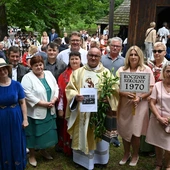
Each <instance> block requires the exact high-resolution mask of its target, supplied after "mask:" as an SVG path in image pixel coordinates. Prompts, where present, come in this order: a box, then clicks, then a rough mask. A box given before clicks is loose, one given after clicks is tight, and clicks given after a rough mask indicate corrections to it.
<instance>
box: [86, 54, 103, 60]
mask: <svg viewBox="0 0 170 170" xmlns="http://www.w3.org/2000/svg"><path fill="white" fill-rule="evenodd" d="M88 56H89V57H90V58H93V57H95V59H97V58H98V57H100V55H95V54H88Z"/></svg>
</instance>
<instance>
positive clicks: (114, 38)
mask: <svg viewBox="0 0 170 170" xmlns="http://www.w3.org/2000/svg"><path fill="white" fill-rule="evenodd" d="M109 40H110V43H109V45H110V44H111V43H112V42H113V41H119V42H120V44H121V45H122V43H123V41H122V39H121V38H120V37H113V38H111V39H109Z"/></svg>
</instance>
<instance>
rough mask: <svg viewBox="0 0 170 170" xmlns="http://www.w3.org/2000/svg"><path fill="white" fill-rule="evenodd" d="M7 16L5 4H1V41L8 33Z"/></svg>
mask: <svg viewBox="0 0 170 170" xmlns="http://www.w3.org/2000/svg"><path fill="white" fill-rule="evenodd" d="M7 25H8V24H7V16H6V9H5V4H2V5H0V41H2V40H3V38H4V36H6V35H7V32H8V27H7Z"/></svg>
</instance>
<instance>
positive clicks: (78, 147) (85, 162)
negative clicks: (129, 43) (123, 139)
mask: <svg viewBox="0 0 170 170" xmlns="http://www.w3.org/2000/svg"><path fill="white" fill-rule="evenodd" d="M100 59H101V51H100V49H99V48H97V47H94V48H91V49H90V50H89V51H88V54H87V61H88V62H87V64H86V65H84V66H83V67H81V68H79V69H77V70H75V71H74V72H73V73H72V74H71V77H70V81H69V83H68V85H67V86H66V97H67V102H68V103H67V108H66V117H65V118H66V119H68V129H67V131H68V133H69V134H70V135H71V137H72V149H73V161H74V162H75V163H76V164H79V165H81V166H83V167H85V168H86V169H88V170H92V169H94V164H100V165H101V166H102V167H104V165H105V164H107V163H108V161H109V143H108V142H106V141H104V140H100V139H98V138H97V139H95V136H94V132H93V129H92V128H90V125H89V121H90V117H91V113H90V112H88V113H86V112H84V113H82V112H80V102H82V101H83V99H84V97H83V95H81V94H80V88H89V84H88V83H87V80H89V79H90V80H91V81H92V82H91V84H93V85H94V88H98V86H99V81H100V80H99V77H100V76H102V74H103V73H104V72H107V73H108V76H111V75H110V72H109V70H108V69H107V68H105V67H103V65H102V63H100ZM96 74H97V75H98V76H97V75H96ZM113 88H115V89H116V90H118V86H116V85H115V86H114V87H113ZM116 92H117V91H115V93H114V95H111V97H110V99H109V103H110V106H111V109H112V110H113V111H115V110H117V104H118V98H117V97H118V92H117V93H116ZM71 103H73V104H71ZM74 104H75V105H74ZM74 106H75V107H74Z"/></svg>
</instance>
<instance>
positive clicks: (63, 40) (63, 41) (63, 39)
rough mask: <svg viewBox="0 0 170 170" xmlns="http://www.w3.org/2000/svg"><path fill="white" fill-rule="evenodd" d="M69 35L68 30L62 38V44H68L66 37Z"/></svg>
mask: <svg viewBox="0 0 170 170" xmlns="http://www.w3.org/2000/svg"><path fill="white" fill-rule="evenodd" d="M67 36H68V35H67V32H64V37H63V38H62V40H61V44H66V42H65V38H66V37H67Z"/></svg>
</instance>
